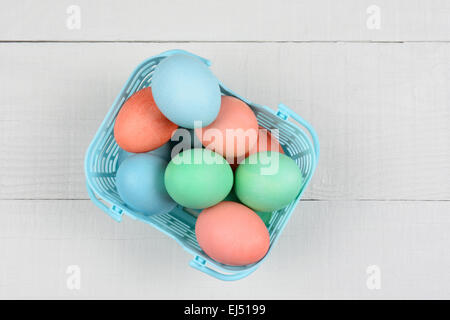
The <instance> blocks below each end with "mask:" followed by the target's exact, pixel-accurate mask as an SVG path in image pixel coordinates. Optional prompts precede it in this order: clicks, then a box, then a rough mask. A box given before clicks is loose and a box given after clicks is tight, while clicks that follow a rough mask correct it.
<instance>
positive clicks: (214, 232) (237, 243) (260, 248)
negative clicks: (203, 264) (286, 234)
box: [195, 201, 270, 266]
mask: <svg viewBox="0 0 450 320" xmlns="http://www.w3.org/2000/svg"><path fill="white" fill-rule="evenodd" d="M195 235H196V238H197V241H198V244H199V245H200V247H201V248H202V250H203V251H204V252H205V253H206V254H207V255H208V256H210V257H211V258H212V259H214V260H216V261H218V262H220V263H224V264H228V265H232V266H242V265H248V264H252V263H255V262H258V261H259V260H261V259H262V258H263V257H264V256H265V254H266V253H267V251H268V249H269V245H270V237H269V232H268V230H267V228H266V226H265V225H264V222H263V221H262V220H261V218H260V217H259V216H258V215H257V214H256V213H255V212H253V211H252V210H251V209H249V208H247V207H246V206H244V205H242V204H240V203H237V202H232V201H222V202H220V203H219V204H217V205H215V206H212V207H210V208H207V209H204V210H203V211H202V212H201V213H200V215H199V216H198V218H197V222H196V224H195Z"/></svg>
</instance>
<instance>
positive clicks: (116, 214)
mask: <svg viewBox="0 0 450 320" xmlns="http://www.w3.org/2000/svg"><path fill="white" fill-rule="evenodd" d="M86 187H87V192H88V195H89V198H91V200H92V202H94V203H95V205H96V206H97V207H99V208H100V209H102V210H103V211H105V212H106V213H107V214H108V215H109V216H110V217H111V218H113V219H114V220H116V221H117V222H120V221H122V213H123V211H122V209H120V208H117V207H116V206H114V205H113V206H112V207H111V208H109V207H108V206H107V205H106V204H104V203H103V202H101V201H100V200H99V199H98V198H97V197H96V196H95V194H94V191H93V190H92V188H91V186H90V185H89V184H88V183H86Z"/></svg>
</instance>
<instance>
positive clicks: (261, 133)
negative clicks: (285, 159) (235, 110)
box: [230, 127, 284, 171]
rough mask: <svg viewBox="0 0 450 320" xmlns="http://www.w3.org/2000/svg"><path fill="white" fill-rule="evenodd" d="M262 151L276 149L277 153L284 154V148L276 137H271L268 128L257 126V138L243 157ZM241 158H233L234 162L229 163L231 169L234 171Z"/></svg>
mask: <svg viewBox="0 0 450 320" xmlns="http://www.w3.org/2000/svg"><path fill="white" fill-rule="evenodd" d="M262 151H278V152H279V153H283V154H284V150H283V148H282V147H281V145H280V143H279V142H278V140H277V138H275V137H273V136H272V134H271V133H270V131H269V130H267V129H265V128H262V127H259V129H258V140H257V142H256V143H255V145H254V146H253V148H252V149H251V150H250V151H249V152H248V153H247V154H246V155H245V157H248V156H249V155H251V154H254V153H257V152H262ZM242 160H243V159H234V162H233V163H230V166H231V169H233V171H235V170H236V168H237V167H238V166H239V163H240V162H241V161H242Z"/></svg>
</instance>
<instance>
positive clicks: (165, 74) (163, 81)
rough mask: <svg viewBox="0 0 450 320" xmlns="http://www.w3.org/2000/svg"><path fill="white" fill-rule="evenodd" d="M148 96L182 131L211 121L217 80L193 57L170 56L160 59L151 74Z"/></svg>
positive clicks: (214, 114) (215, 109) (216, 101)
mask: <svg viewBox="0 0 450 320" xmlns="http://www.w3.org/2000/svg"><path fill="white" fill-rule="evenodd" d="M151 86H152V93H153V98H154V99H155V102H156V105H157V106H158V108H159V110H160V111H161V112H162V113H163V114H164V115H165V116H166V117H167V118H168V119H169V120H170V121H172V122H174V123H176V124H177V125H179V126H181V127H185V128H190V129H193V128H194V121H201V125H200V126H201V127H205V126H207V125H209V124H210V123H211V122H213V121H214V120H215V119H216V117H217V115H218V113H219V109H220V101H221V99H220V96H221V93H220V87H219V81H218V80H217V78H216V77H215V76H214V74H213V73H212V72H211V70H209V68H208V67H207V66H206V64H205V63H204V62H203V61H202V60H200V59H199V58H197V57H194V56H191V55H187V54H174V55H172V56H169V57H167V58H165V59H164V60H162V61H161V62H160V63H159V64H158V65H157V66H156V68H155V71H154V73H153V75H152V83H151Z"/></svg>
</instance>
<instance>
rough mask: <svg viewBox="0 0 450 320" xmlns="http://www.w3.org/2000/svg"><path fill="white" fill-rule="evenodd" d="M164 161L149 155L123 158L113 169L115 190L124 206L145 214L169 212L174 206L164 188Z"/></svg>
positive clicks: (143, 154) (165, 163) (165, 162)
mask: <svg viewBox="0 0 450 320" xmlns="http://www.w3.org/2000/svg"><path fill="white" fill-rule="evenodd" d="M166 166H167V161H166V160H164V159H163V158H161V157H158V156H155V155H152V154H146V153H141V154H136V155H132V156H130V157H128V158H126V159H125V160H124V161H123V162H122V164H121V165H120V167H119V170H117V174H116V187H117V192H118V193H119V195H120V197H121V198H122V200H123V201H124V202H125V203H126V205H127V206H128V207H130V208H131V209H134V210H135V211H137V212H139V213H143V214H145V215H154V214H159V213H166V212H169V211H171V210H172V209H173V208H174V207H175V206H176V203H175V202H174V201H173V200H172V198H170V196H169V194H168V193H167V191H166V188H165V186H164V171H165V169H166Z"/></svg>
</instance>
